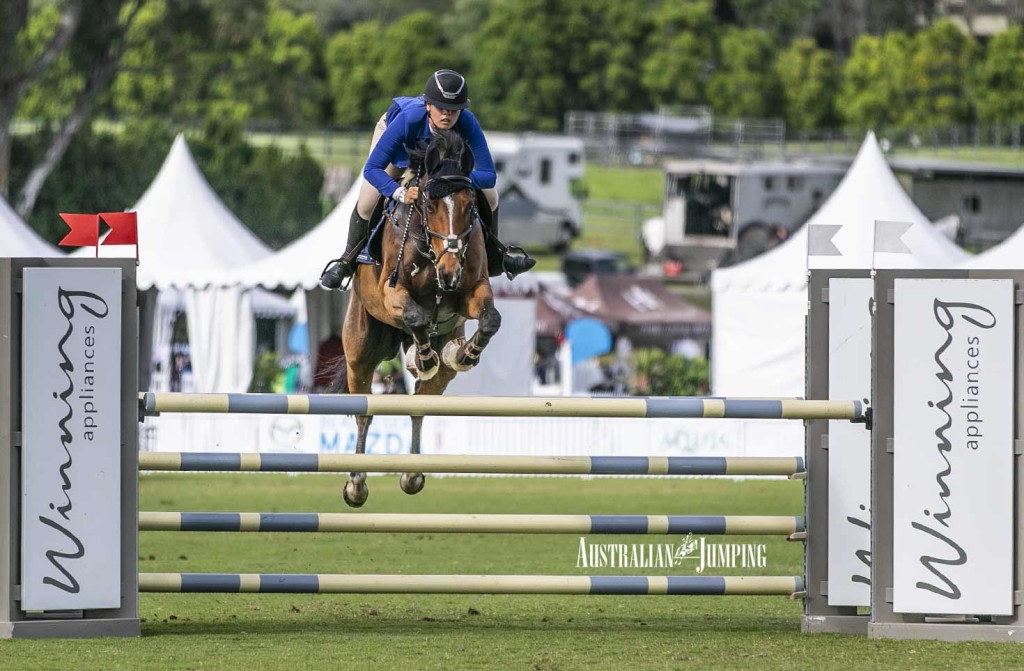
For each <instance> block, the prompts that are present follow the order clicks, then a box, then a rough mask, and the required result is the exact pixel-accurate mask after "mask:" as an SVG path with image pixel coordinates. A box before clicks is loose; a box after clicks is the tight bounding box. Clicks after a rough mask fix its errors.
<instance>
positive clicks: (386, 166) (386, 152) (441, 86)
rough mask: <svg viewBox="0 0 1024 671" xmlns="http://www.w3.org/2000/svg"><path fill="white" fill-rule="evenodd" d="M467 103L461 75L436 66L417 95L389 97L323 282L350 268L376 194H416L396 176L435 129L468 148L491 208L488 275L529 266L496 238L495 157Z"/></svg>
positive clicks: (334, 283)
mask: <svg viewBox="0 0 1024 671" xmlns="http://www.w3.org/2000/svg"><path fill="white" fill-rule="evenodd" d="M467 107H469V87H468V86H467V84H466V80H465V78H464V77H463V76H462V75H460V74H459V73H458V72H455V71H454V70H438V71H437V72H435V73H434V74H432V75H430V78H429V79H427V83H426V86H424V88H423V95H422V96H419V97H416V98H406V97H400V98H395V99H394V102H392V104H391V106H390V107H389V108H388V110H387V112H385V113H384V114H383V115H382V116H381V118H380V120H378V121H377V126H376V128H375V129H374V132H373V140H372V141H371V143H370V155H369V158H367V160H366V165H365V166H364V167H363V178H364V182H363V185H362V188H360V190H359V200H358V202H357V203H356V207H355V209H354V210H353V211H352V218H351V221H350V222H349V227H348V243H347V245H346V247H345V253H344V254H342V256H341V258H340V259H337V261H336V262H335V263H334V264H333V265H331V266H330V267H328V268H327V269H326V270H325V271H324V273H323V275H321V277H320V282H321V283H322V284H323V285H324V286H325V287H327V288H328V289H337V288H339V287H341V286H342V284H343V283H344V280H346V279H347V278H349V277H351V276H352V274H353V273H354V272H355V267H356V257H357V256H358V255H359V252H360V250H362V248H363V245H364V244H365V243H366V238H367V236H368V234H369V227H370V224H369V219H370V217H371V216H372V214H373V210H374V208H375V207H376V205H377V201H378V199H379V198H380V196H384V197H385V198H392V199H394V200H396V201H398V202H401V203H406V204H409V203H412V202H414V201H415V200H416V199H417V198H418V197H419V187H417V186H415V185H409V186H401V185H400V184H399V183H398V181H397V180H398V179H400V178H401V176H402V173H403V172H404V171H405V169H406V168H407V167H408V166H409V150H410V149H414V148H416V146H417V145H418V144H419V143H420V142H421V141H427V140H429V139H430V135H431V133H432V132H436V131H438V130H452V129H454V130H455V131H456V132H457V133H459V135H461V136H462V138H463V140H464V141H465V142H466V144H467V145H468V146H469V148H470V150H471V151H472V152H473V158H474V162H475V167H474V168H473V172H472V174H471V175H470V180H471V182H472V184H473V188H474V189H477V190H478V191H479V192H481V193H482V195H483V197H484V198H485V199H486V201H487V205H488V206H489V208H488V209H489V210H490V211H489V214H490V217H485V219H487V218H489V219H490V221H489V222H488V227H487V228H488V233H489V235H488V236H487V238H488V240H487V245H486V247H487V266H488V271H489V274H490V275H491V277H494V276H496V275H500V274H502V273H507V274H508V275H509V276H510V277H515V276H516V275H518V274H520V273H523V272H526V271H527V270H529V269H530V268H532V267H533V266H534V264H535V263H536V261H535V260H534V259H532V258H530V257H529V256H525V255H524V256H519V255H515V254H509V253H508V249H507V248H506V247H505V245H503V244H501V243H500V242H498V191H497V189H496V188H495V183H496V181H497V176H496V174H495V172H494V161H493V160H492V159H491V152H490V150H489V149H488V148H487V140H486V139H485V138H484V134H483V130H482V129H481V128H480V124H479V123H478V122H477V120H476V117H475V116H473V113H472V112H470V111H469V110H467V109H466V108H467Z"/></svg>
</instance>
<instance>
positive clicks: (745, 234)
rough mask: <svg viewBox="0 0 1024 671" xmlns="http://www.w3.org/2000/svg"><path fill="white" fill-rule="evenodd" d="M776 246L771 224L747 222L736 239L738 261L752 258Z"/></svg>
mask: <svg viewBox="0 0 1024 671" xmlns="http://www.w3.org/2000/svg"><path fill="white" fill-rule="evenodd" d="M774 246H775V239H774V236H773V234H772V229H771V228H770V227H769V226H767V225H766V224H762V223H760V222H758V223H752V224H747V226H746V227H745V228H744V229H743V231H742V232H741V233H740V235H739V238H737V240H736V262H737V263H741V262H743V261H746V260H747V259H752V258H754V257H755V256H758V255H759V254H762V253H764V252H766V251H768V250H769V249H771V248H772V247H774Z"/></svg>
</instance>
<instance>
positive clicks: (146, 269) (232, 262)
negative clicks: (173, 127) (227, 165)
mask: <svg viewBox="0 0 1024 671" xmlns="http://www.w3.org/2000/svg"><path fill="white" fill-rule="evenodd" d="M131 209H132V210H134V211H135V212H137V213H138V220H139V257H140V261H141V263H140V265H139V270H138V286H139V289H140V290H149V289H154V290H156V291H147V295H146V299H145V302H144V306H143V315H142V319H141V322H140V329H141V332H140V338H141V340H142V342H141V343H140V345H141V347H140V349H142V350H143V351H145V350H146V349H147V345H149V344H151V346H152V352H153V356H152V363H153V370H154V371H158V372H155V373H154V379H153V385H152V386H153V388H156V389H166V380H165V379H163V378H165V377H166V374H167V371H168V369H169V365H168V364H169V358H170V346H171V330H172V327H173V323H174V319H175V315H176V314H177V312H178V307H177V306H178V305H179V300H178V299H175V300H171V301H164V302H163V303H162V305H163V308H161V302H160V301H158V300H157V296H156V293H157V291H160V290H168V289H171V288H172V287H173V288H177V289H180V290H182V294H183V299H184V306H185V314H186V317H187V321H188V339H189V343H190V346H191V359H192V373H193V379H194V383H195V390H196V391H202V392H210V391H223V392H239V391H245V390H246V388H247V387H248V385H249V379H250V377H251V374H252V367H253V355H254V347H255V322H254V316H253V315H254V312H253V296H252V293H251V292H248V291H246V287H243V286H212V285H213V284H214V283H216V280H217V278H218V277H219V276H220V275H219V273H221V272H223V271H226V270H227V269H229V268H237V267H240V266H244V265H246V264H249V263H254V262H256V261H259V260H260V259H263V258H265V257H268V256H270V255H271V253H272V250H271V249H270V248H269V247H267V246H266V245H264V244H263V242H261V241H260V240H259V238H257V237H256V236H255V235H254V234H253V233H252V231H250V230H249V229H248V228H246V227H245V225H244V224H242V222H240V221H239V220H238V219H237V218H236V217H235V215H234V214H232V213H231V212H230V211H229V210H228V208H227V207H226V206H225V205H224V203H222V202H221V200H220V198H218V197H217V194H216V193H215V192H214V191H213V189H212V188H211V187H210V185H209V183H208V182H207V181H206V178H205V177H204V176H203V173H202V172H201V171H200V170H199V167H198V166H197V165H196V162H195V159H193V157H192V153H191V152H190V151H189V148H188V144H187V143H186V142H185V138H184V136H182V135H179V136H178V137H177V138H175V140H174V144H173V145H172V146H171V150H170V152H169V153H168V154H167V158H166V159H165V160H164V163H163V165H162V166H161V167H160V171H159V172H158V173H157V176H156V178H155V179H154V180H153V183H152V184H150V185H149V188H148V189H146V192H145V193H144V194H143V195H142V198H140V199H139V201H138V202H137V203H136V204H135V206H134V207H133V208H131ZM94 253H95V251H94V250H93V249H92V248H88V249H80V250H78V251H77V252H75V254H76V255H79V256H88V255H92V254H94ZM134 253H135V252H134V250H133V249H130V248H125V247H100V256H101V257H102V256H108V255H109V256H128V255H134ZM147 373H149V371H147V370H145V369H143V370H140V376H141V377H142V378H143V379H141V380H140V384H142V385H143V386H142V387H141V388H144V389H145V388H149V387H150V385H149V379H148V375H147Z"/></svg>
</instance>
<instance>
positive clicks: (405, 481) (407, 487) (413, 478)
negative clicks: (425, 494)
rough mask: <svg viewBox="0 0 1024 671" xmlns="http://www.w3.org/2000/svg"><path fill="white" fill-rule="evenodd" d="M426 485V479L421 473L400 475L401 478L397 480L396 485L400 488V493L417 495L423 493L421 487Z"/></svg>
mask: <svg viewBox="0 0 1024 671" xmlns="http://www.w3.org/2000/svg"><path fill="white" fill-rule="evenodd" d="M426 483H427V479H426V478H425V477H423V474H422V473H402V477H401V478H399V480H398V484H400V485H401V486H402V491H403V492H405V493H406V494H419V493H420V492H422V491H423V485H425V484H426Z"/></svg>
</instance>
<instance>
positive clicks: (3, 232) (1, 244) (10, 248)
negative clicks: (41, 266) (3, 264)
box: [0, 198, 61, 257]
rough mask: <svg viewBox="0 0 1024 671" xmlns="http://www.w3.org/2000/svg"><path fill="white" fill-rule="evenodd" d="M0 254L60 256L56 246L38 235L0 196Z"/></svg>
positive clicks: (13, 255)
mask: <svg viewBox="0 0 1024 671" xmlns="http://www.w3.org/2000/svg"><path fill="white" fill-rule="evenodd" d="M0 256H9V257H16V256H21V257H49V256H61V253H60V252H59V251H58V250H57V248H56V247H54V246H52V245H50V244H49V243H47V242H46V241H45V240H43V239H42V238H40V237H39V235H38V234H36V232H35V231H33V230H32V229H31V228H29V225H28V224H26V223H25V222H24V221H22V220H21V217H19V216H18V215H17V213H16V212H15V211H14V210H13V209H11V206H10V205H8V204H7V201H6V200H4V199H3V198H0Z"/></svg>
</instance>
